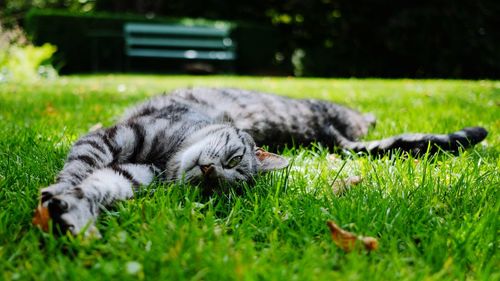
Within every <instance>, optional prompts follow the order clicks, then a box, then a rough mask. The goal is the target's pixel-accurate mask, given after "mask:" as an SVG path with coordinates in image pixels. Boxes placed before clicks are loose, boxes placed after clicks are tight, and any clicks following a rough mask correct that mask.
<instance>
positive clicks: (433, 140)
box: [332, 127, 488, 155]
mask: <svg viewBox="0 0 500 281" xmlns="http://www.w3.org/2000/svg"><path fill="white" fill-rule="evenodd" d="M332 133H333V135H334V136H335V138H336V140H337V145H338V146H339V147H340V148H342V149H347V150H351V151H354V152H364V153H369V154H372V155H381V154H387V153H391V152H394V151H404V152H409V153H411V154H412V155H420V154H423V153H426V152H427V151H429V153H436V152H438V151H440V150H443V151H449V152H452V153H456V152H458V151H459V150H460V149H466V148H469V147H472V146H474V145H475V144H477V143H479V142H481V141H482V140H484V139H485V138H486V136H487V135H488V131H487V130H486V129H484V128H482V127H469V128H464V129H462V130H460V131H457V132H454V133H451V134H403V135H397V136H393V137H390V138H386V139H381V140H374V141H351V140H348V139H347V138H345V137H344V136H343V135H342V134H341V133H340V132H338V131H337V130H336V129H335V128H333V127H332Z"/></svg>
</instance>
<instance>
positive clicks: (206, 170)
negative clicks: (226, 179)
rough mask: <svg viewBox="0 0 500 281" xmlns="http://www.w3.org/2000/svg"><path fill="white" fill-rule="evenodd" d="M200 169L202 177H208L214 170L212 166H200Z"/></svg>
mask: <svg viewBox="0 0 500 281" xmlns="http://www.w3.org/2000/svg"><path fill="white" fill-rule="evenodd" d="M200 169H201V172H202V173H203V175H204V176H206V177H207V176H210V175H211V174H212V173H213V172H214V170H215V168H214V166H213V165H212V164H208V165H200Z"/></svg>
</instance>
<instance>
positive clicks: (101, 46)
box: [25, 10, 278, 73]
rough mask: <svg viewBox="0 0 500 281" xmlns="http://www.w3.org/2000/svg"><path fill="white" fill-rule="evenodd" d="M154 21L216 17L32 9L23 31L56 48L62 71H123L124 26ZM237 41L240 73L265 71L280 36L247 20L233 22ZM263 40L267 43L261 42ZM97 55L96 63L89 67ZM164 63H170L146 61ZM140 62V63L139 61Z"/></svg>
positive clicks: (198, 21) (203, 22)
mask: <svg viewBox="0 0 500 281" xmlns="http://www.w3.org/2000/svg"><path fill="white" fill-rule="evenodd" d="M125 22H157V23H171V24H186V23H189V24H196V25H205V26H213V25H215V24H217V23H218V22H216V21H210V20H202V19H186V18H182V19H181V18H158V17H154V18H147V17H146V16H139V15H132V14H110V13H75V12H67V11H62V10H31V11H30V12H29V13H28V14H27V16H26V24H25V26H26V30H27V32H28V34H29V35H30V36H31V37H32V40H33V41H34V43H35V44H42V43H45V42H50V43H51V44H54V45H56V46H57V47H58V52H57V54H56V61H58V62H59V63H60V66H61V67H62V68H61V71H62V72H63V73H71V72H72V73H74V72H86V71H90V70H96V69H97V68H99V70H114V71H120V70H123V69H124V64H125V58H124V46H123V24H124V23H125ZM226 24H230V25H232V26H233V29H232V30H233V31H232V33H233V35H232V36H233V37H234V38H235V40H236V43H237V60H236V69H237V70H238V71H242V72H247V73H248V72H249V71H259V70H260V69H262V68H264V69H269V67H270V66H271V65H272V62H273V56H274V53H275V51H276V48H277V43H276V42H277V40H278V36H276V32H274V31H273V29H272V28H270V27H268V26H265V25H261V24H250V23H245V22H237V23H231V22H226ZM263 42H266V43H264V44H263ZM93 58H97V59H96V61H98V63H99V64H98V65H93V63H94V59H93ZM144 62H146V63H157V64H159V65H163V66H165V64H168V63H170V64H171V65H173V64H174V63H172V61H165V60H161V61H159V60H157V59H156V62H155V61H153V62H151V61H144ZM139 63H140V62H139ZM164 70H165V69H164Z"/></svg>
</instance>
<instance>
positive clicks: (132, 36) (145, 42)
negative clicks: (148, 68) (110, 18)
mask: <svg viewBox="0 0 500 281" xmlns="http://www.w3.org/2000/svg"><path fill="white" fill-rule="evenodd" d="M229 35H230V29H229V28H227V27H205V26H203V27H201V26H181V25H168V24H149V23H126V24H125V26H124V37H125V54H126V55H127V56H132V57H163V58H177V59H200V60H226V61H227V60H234V59H235V45H234V43H233V40H231V38H230V36H229Z"/></svg>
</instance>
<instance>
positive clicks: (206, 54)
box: [127, 48, 234, 60]
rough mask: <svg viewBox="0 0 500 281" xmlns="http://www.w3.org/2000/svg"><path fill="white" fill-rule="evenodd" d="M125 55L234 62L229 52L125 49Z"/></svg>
mask: <svg viewBox="0 0 500 281" xmlns="http://www.w3.org/2000/svg"><path fill="white" fill-rule="evenodd" d="M127 55H128V56H132V57H159V58H179V59H203V60H234V52H231V51H199V50H185V51H184V50H152V49H138V48H134V49H127Z"/></svg>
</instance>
